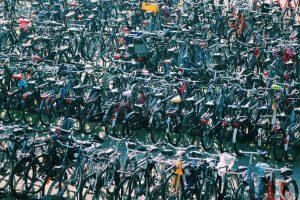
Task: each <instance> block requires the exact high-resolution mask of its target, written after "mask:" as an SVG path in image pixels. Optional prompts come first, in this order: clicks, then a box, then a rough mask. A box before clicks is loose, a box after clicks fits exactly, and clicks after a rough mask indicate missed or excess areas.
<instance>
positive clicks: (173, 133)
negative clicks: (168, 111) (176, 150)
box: [167, 115, 182, 146]
mask: <svg viewBox="0 0 300 200" xmlns="http://www.w3.org/2000/svg"><path fill="white" fill-rule="evenodd" d="M168 120H169V122H168V126H169V129H168V131H167V137H168V141H169V142H170V143H171V144H172V145H174V146H177V145H178V144H179V142H180V139H181V134H182V131H181V129H180V127H179V123H178V121H177V119H176V116H175V115H172V116H170V117H169V118H168Z"/></svg>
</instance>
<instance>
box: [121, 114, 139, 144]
mask: <svg viewBox="0 0 300 200" xmlns="http://www.w3.org/2000/svg"><path fill="white" fill-rule="evenodd" d="M142 120H143V116H141V115H140V114H133V115H131V116H130V117H128V119H126V126H127V127H124V128H125V130H126V131H124V132H123V137H126V136H128V137H131V138H137V137H138V136H139V135H140V134H141V133H143V128H144V127H143V122H142Z"/></svg>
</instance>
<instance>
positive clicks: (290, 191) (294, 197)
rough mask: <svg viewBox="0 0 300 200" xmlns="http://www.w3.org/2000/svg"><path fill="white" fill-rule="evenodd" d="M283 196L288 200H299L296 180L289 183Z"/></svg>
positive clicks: (284, 189)
mask: <svg viewBox="0 0 300 200" xmlns="http://www.w3.org/2000/svg"><path fill="white" fill-rule="evenodd" d="M282 195H283V197H284V199H286V200H298V197H299V189H298V185H297V183H296V181H295V180H291V181H289V182H288V183H287V184H286V185H285V186H284V188H283V191H282Z"/></svg>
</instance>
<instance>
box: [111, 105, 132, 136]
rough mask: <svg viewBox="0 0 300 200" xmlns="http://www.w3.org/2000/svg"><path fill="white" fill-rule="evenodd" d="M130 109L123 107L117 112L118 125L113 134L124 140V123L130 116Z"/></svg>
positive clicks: (116, 124)
mask: <svg viewBox="0 0 300 200" xmlns="http://www.w3.org/2000/svg"><path fill="white" fill-rule="evenodd" d="M129 112H130V109H129V108H128V107H127V106H123V107H121V108H119V110H118V111H117V112H116V115H117V117H116V123H115V127H114V128H113V134H114V136H115V137H117V138H123V136H124V130H125V129H124V123H123V121H124V120H125V117H126V116H127V115H128V114H129Z"/></svg>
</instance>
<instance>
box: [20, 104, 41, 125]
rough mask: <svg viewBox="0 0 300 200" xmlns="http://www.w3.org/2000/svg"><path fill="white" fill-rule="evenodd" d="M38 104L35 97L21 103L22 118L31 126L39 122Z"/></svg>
mask: <svg viewBox="0 0 300 200" xmlns="http://www.w3.org/2000/svg"><path fill="white" fill-rule="evenodd" d="M38 104H39V102H38V101H37V100H36V99H29V100H25V101H23V103H22V118H23V120H24V122H25V123H26V124H27V125H29V126H31V127H33V126H35V125H36V124H37V123H38V122H39V112H38V106H39V105H38Z"/></svg>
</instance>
